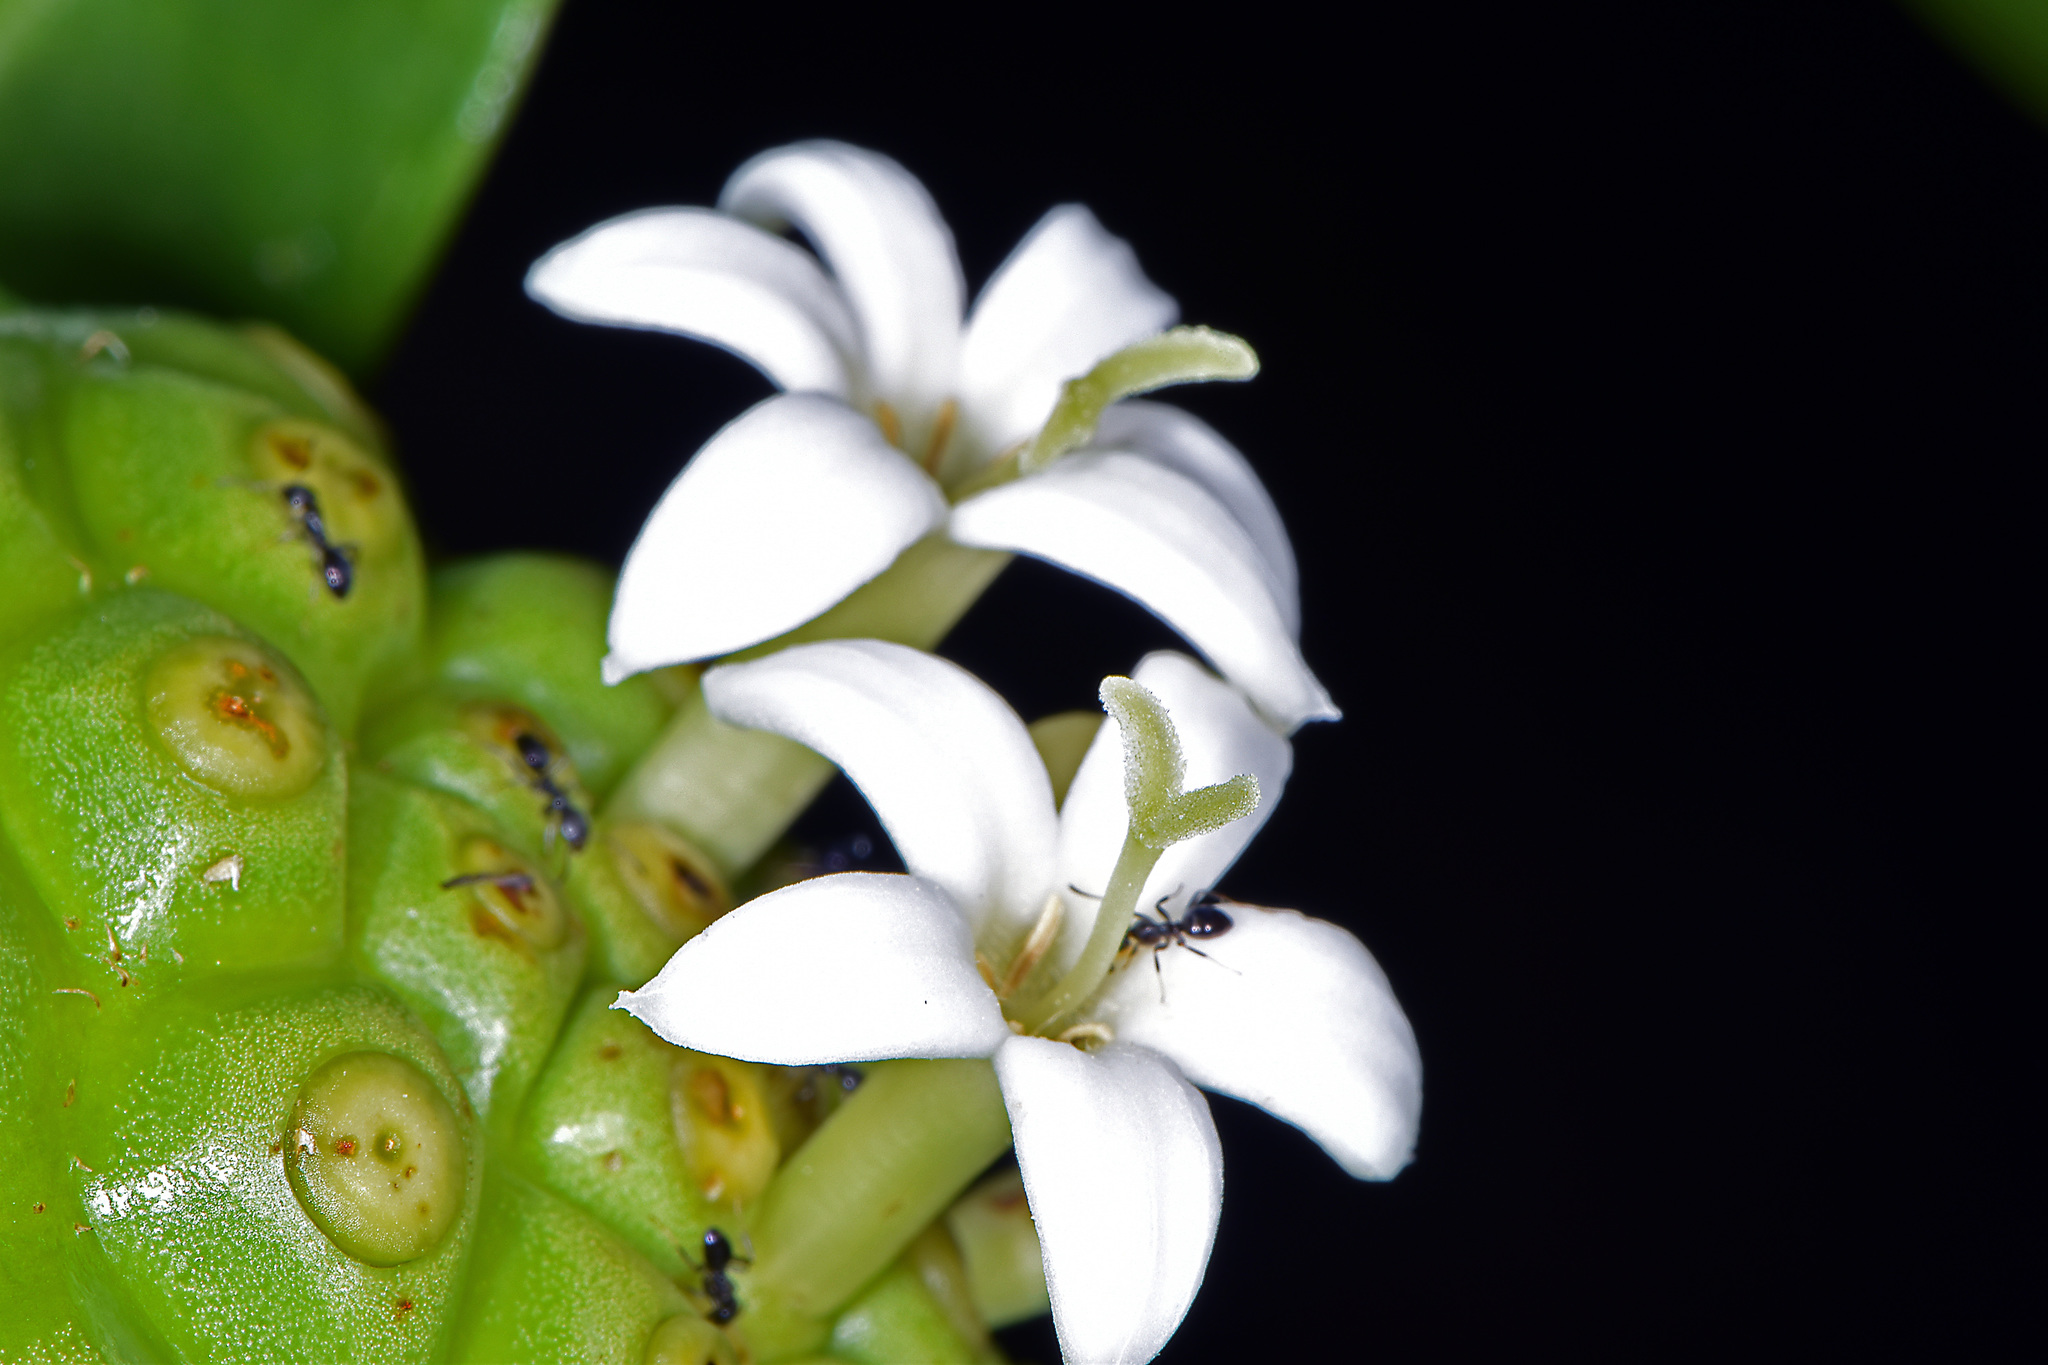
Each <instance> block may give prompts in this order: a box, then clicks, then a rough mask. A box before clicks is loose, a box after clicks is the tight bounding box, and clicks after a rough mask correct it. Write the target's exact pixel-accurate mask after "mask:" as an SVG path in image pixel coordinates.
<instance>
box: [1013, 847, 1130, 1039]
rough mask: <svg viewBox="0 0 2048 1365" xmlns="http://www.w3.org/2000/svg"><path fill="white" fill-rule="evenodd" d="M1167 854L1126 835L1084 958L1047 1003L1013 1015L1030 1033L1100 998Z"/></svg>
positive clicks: (1049, 994)
mask: <svg viewBox="0 0 2048 1365" xmlns="http://www.w3.org/2000/svg"><path fill="white" fill-rule="evenodd" d="M1162 851H1163V850H1161V849H1156V848H1150V847H1147V846H1146V845H1145V844H1142V843H1140V842H1139V841H1138V838H1137V836H1136V835H1131V834H1126V835H1125V836H1124V847H1123V851H1122V852H1121V853H1119V854H1117V858H1116V870H1115V871H1114V872H1112V873H1110V875H1109V886H1108V887H1107V888H1106V889H1105V890H1104V891H1103V893H1102V904H1101V906H1100V908H1098V909H1097V910H1096V912H1095V927H1094V928H1093V929H1091V930H1090V931H1089V933H1088V942H1087V944H1086V945H1085V946H1083V947H1082V949H1081V956H1080V958H1079V959H1078V960H1076V961H1075V963H1074V965H1073V966H1072V967H1071V968H1070V969H1068V971H1067V974H1066V975H1065V976H1063V977H1061V978H1060V979H1059V983H1058V984H1057V985H1055V986H1054V987H1053V988H1052V989H1051V990H1050V991H1048V992H1046V994H1045V996H1044V997H1043V998H1042V999H1040V1000H1038V1001H1036V1002H1034V1003H1033V1004H1031V1005H1029V1006H1027V1007H1025V1008H1024V1009H1022V1010H1020V1011H1018V1012H1017V1013H1016V1014H1015V1015H1013V1016H1012V1017H1013V1018H1016V1019H1017V1020H1018V1022H1020V1023H1021V1024H1023V1025H1024V1029H1025V1031H1026V1032H1027V1033H1044V1032H1045V1031H1046V1030H1047V1029H1048V1028H1049V1027H1051V1026H1052V1025H1053V1024H1054V1023H1056V1022H1058V1020H1059V1019H1060V1018H1061V1017H1062V1016H1064V1015H1066V1014H1068V1013H1069V1012H1071V1011H1072V1010H1074V1009H1075V1008H1076V1007H1078V1006H1079V1005H1080V1004H1081V1002H1082V1001H1084V1000H1086V999H1087V998H1088V997H1089V996H1091V995H1093V994H1094V993H1095V988H1096V987H1097V986H1098V985H1100V984H1101V983H1102V978H1103V977H1105V976H1107V975H1108V974H1109V968H1110V964H1112V963H1113V962H1115V961H1116V955H1117V950H1118V949H1119V948H1121V947H1123V942H1124V934H1125V933H1126V932H1128V931H1129V929H1130V927H1131V921H1132V919H1134V918H1135V917H1136V915H1137V910H1138V896H1139V895H1140V894H1141V893H1142V892H1143V891H1144V889H1145V879H1146V878H1147V877H1149V876H1151V875H1152V867H1153V865H1154V864H1155V863H1157V862H1158V861H1159V855H1160V853H1161V852H1162Z"/></svg>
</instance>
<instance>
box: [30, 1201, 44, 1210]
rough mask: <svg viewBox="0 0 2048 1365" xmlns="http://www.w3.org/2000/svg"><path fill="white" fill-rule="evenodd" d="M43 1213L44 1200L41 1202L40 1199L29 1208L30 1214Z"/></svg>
mask: <svg viewBox="0 0 2048 1365" xmlns="http://www.w3.org/2000/svg"><path fill="white" fill-rule="evenodd" d="M42 1211H43V1201H42V1200H40V1199H38V1200H36V1202H35V1203H34V1204H32V1205H30V1206H29V1212H30V1213H41V1212H42Z"/></svg>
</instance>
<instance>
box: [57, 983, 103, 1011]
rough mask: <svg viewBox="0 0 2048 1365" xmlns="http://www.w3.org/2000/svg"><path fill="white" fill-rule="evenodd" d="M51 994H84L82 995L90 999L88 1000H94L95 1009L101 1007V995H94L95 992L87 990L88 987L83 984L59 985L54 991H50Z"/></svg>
mask: <svg viewBox="0 0 2048 1365" xmlns="http://www.w3.org/2000/svg"><path fill="white" fill-rule="evenodd" d="M50 994H52V995H82V996H84V997H85V998H86V999H88V1000H90V1001H92V1007H93V1008H94V1009H98V1008H99V1007H100V998H99V997H98V996H97V995H94V994H93V993H92V992H91V991H89V990H86V989H85V988H84V987H83V986H59V987H57V989H56V990H54V991H51V992H50Z"/></svg>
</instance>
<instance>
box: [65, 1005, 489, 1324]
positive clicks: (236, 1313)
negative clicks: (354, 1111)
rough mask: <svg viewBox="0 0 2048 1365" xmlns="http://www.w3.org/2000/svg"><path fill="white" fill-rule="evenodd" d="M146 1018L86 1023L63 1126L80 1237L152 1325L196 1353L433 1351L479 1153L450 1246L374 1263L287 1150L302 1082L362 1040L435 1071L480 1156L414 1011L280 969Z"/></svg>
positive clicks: (457, 1276)
mask: <svg viewBox="0 0 2048 1365" xmlns="http://www.w3.org/2000/svg"><path fill="white" fill-rule="evenodd" d="M152 1013H153V1020H152V1022H153V1025H154V1027H153V1028H152V1030H151V1031H150V1034H148V1035H129V1036H126V1037H122V1036H120V1035H118V1034H116V1033H114V1032H113V1031H111V1030H109V1033H108V1036H106V1037H97V1036H94V1030H93V1029H92V1027H91V1025H92V1023H93V1022H95V1021H87V1024H86V1028H85V1030H84V1033H85V1036H84V1038H83V1040H82V1042H81V1044H80V1047H79V1053H80V1058H79V1062H78V1092H77V1102H76V1104H74V1105H73V1106H72V1107H71V1108H70V1109H69V1110H67V1111H65V1112H64V1114H63V1115H62V1117H61V1121H60V1128H59V1131H60V1133H61V1134H62V1137H63V1139H64V1141H65V1142H66V1144H67V1150H68V1152H69V1153H70V1154H72V1155H73V1156H74V1157H75V1161H74V1166H75V1167H76V1168H75V1169H74V1170H73V1172H72V1175H71V1179H72V1181H73V1183H74V1185H75V1187H76V1189H77V1191H78V1195H79V1198H80V1200H81V1202H82V1203H83V1204H84V1205H85V1207H86V1210H87V1213H88V1217H89V1220H90V1222H91V1224H92V1229H91V1231H90V1233H89V1234H87V1235H88V1236H90V1237H91V1238H92V1239H93V1240H94V1241H96V1242H97V1243H98V1244H99V1246H100V1247H101V1248H102V1249H103V1250H104V1253H105V1257H106V1261H107V1269H108V1271H109V1272H111V1275H112V1276H114V1277H118V1283H119V1289H120V1291H121V1293H122V1294H123V1295H125V1297H126V1298H127V1299H128V1300H129V1301H130V1302H131V1303H132V1304H133V1305H134V1306H135V1309H136V1311H137V1315H138V1317H139V1318H140V1319H141V1320H142V1323H141V1325H142V1326H143V1329H144V1330H145V1331H146V1332H148V1333H149V1334H150V1335H151V1336H154V1337H155V1338H156V1340H157V1341H159V1342H160V1343H161V1344H162V1346H164V1347H166V1348H168V1352H169V1353H173V1354H175V1355H177V1356H181V1357H185V1358H191V1359H201V1358H207V1359H220V1358H223V1357H234V1356H238V1355H239V1356H245V1357H247V1358H250V1359H263V1360H280V1361H282V1360H305V1361H320V1360H351V1359H352V1360H363V1361H380V1362H381V1361H400V1360H431V1359H434V1358H436V1357H437V1356H438V1355H439V1353H440V1348H441V1346H442V1343H443V1340H444V1338H445V1336H446V1334H447V1332H448V1330H449V1327H450V1325H451V1324H450V1317H451V1312H452V1310H453V1308H454V1305H455V1295H456V1293H457V1291H458V1289H459V1287H460V1283H461V1277H462V1271H463V1269H464V1263H465V1261H466V1258H467V1253H468V1249H469V1243H470V1240H471V1236H472V1234H473V1230H474V1227H475V1222H476V1205H477V1199H478V1196H479V1194H480V1191H481V1188H482V1169H481V1167H482V1163H481V1162H480V1161H477V1160H474V1159H471V1160H470V1161H469V1163H468V1167H467V1182H466V1187H465V1189H464V1191H463V1204H464V1208H463V1213H462V1215H461V1217H460V1218H459V1220H458V1221H457V1223H456V1224H455V1226H454V1227H453V1228H452V1229H451V1231H450V1232H449V1234H448V1235H447V1236H446V1237H445V1238H443V1240H442V1241H441V1243H440V1244H439V1245H438V1246H437V1247H436V1248H435V1249H434V1250H432V1251H430V1252H428V1253H427V1254H426V1255H424V1256H421V1257H420V1258H419V1259H417V1260H414V1261H410V1262H407V1263H406V1264H404V1265H400V1266H393V1267H389V1268H378V1267H373V1266H368V1265H364V1264H362V1263H361V1262H359V1261H356V1260H354V1259H352V1258H351V1257H349V1256H348V1255H346V1254H344V1253H343V1252H342V1251H341V1250H340V1249H339V1248H338V1247H336V1246H335V1245H334V1244H333V1243H332V1242H330V1241H329V1240H328V1239H327V1237H326V1236H325V1234H323V1233H322V1232H321V1231H320V1230H319V1228H318V1227H317V1226H315V1225H314V1224H313V1222H312V1221H311V1220H310V1219H308V1218H306V1217H305V1216H304V1214H303V1212H302V1211H301V1210H300V1208H299V1206H298V1201H297V1199H296V1197H295V1196H294V1195H293V1193H292V1190H291V1186H290V1184H289V1182H288V1181H287V1179H286V1175H285V1168H284V1158H283V1155H282V1154H283V1151H284V1147H285V1144H286V1142H287V1141H289V1127H290V1115H291V1112H292V1108H293V1105H294V1103H295V1101H296V1099H297V1096H298V1092H299V1086H300V1084H301V1082H302V1081H303V1080H304V1079H305V1077H306V1076H307V1074H308V1073H310V1072H311V1071H313V1070H314V1069H316V1068H317V1067H318V1066H320V1065H321V1064H322V1063H323V1062H325V1061H327V1060H328V1059H330V1058H332V1057H335V1056H339V1055H340V1054H342V1053H346V1052H353V1051H357V1050H359V1049H370V1050H375V1051H381V1052H388V1053H390V1054H392V1055H393V1056H396V1057H400V1058H403V1059H404V1060H406V1061H408V1062H411V1063H412V1064H413V1065H414V1066H416V1067H418V1068H419V1069H420V1070H421V1071H423V1072H425V1073H426V1074H427V1075H428V1076H429V1077H430V1078H432V1080H433V1081H434V1082H435V1083H436V1084H437V1085H438V1087H439V1088H440V1090H441V1092H442V1097H443V1098H444V1099H446V1100H447V1101H448V1103H449V1105H450V1106H451V1108H453V1109H454V1110H455V1112H456V1114H457V1115H458V1121H459V1122H460V1123H461V1126H462V1128H463V1130H464V1140H465V1143H466V1146H467V1147H468V1149H469V1150H470V1151H471V1152H475V1151H477V1149H478V1144H477V1140H476V1135H475V1133H474V1131H473V1126H472V1124H471V1121H470V1120H469V1119H468V1117H467V1115H466V1114H465V1113H464V1105H463V1099H462V1091H461V1088H460V1086H459V1085H458V1084H457V1082H456V1079H455V1076H454V1075H453V1073H452V1072H451V1071H450V1070H449V1069H448V1066H447V1063H446V1062H445V1061H443V1060H442V1057H441V1053H440V1049H439V1048H437V1047H436V1046H435V1045H434V1042H433V1040H432V1039H431V1038H430V1037H429V1036H427V1033H426V1031H425V1030H424V1029H422V1028H421V1027H420V1025H419V1023H418V1021H417V1020H415V1019H414V1018H412V1017H411V1016H410V1015H409V1014H408V1013H407V1012H406V1011H405V1010H404V1008H403V1007H402V1006H400V1005H399V1004H398V1003H397V1002H396V1001H394V1000H393V999H391V997H390V996H389V995H387V994H385V993H384V992H382V991H380V990H377V989H375V988H372V987H365V986H356V985H348V984H343V983H340V982H332V981H330V982H328V983H324V984H323V983H320V982H317V981H311V982H307V983H306V984H303V985H298V986H292V985H288V984H284V983H280V982H279V981H278V980H276V979H274V978H272V979H262V980H242V981H238V982H236V983H234V984H233V985H231V986H216V987H214V988H211V989H208V990H205V991H200V992H189V993H186V994H184V995H183V996H182V997H181V998H178V999H175V1000H173V1001H168V1002H164V1003H162V1004H160V1005H158V1007H157V1008H156V1009H155V1010H154V1011H153V1012H152ZM81 1240H83V1238H81ZM401 1303H409V1304H410V1305H411V1307H410V1308H408V1309H405V1310H403V1311H400V1310H399V1309H398V1305H399V1304H401Z"/></svg>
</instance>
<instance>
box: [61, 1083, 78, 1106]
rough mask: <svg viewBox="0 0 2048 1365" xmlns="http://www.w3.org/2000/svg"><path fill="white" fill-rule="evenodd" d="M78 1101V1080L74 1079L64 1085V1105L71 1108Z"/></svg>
mask: <svg viewBox="0 0 2048 1365" xmlns="http://www.w3.org/2000/svg"><path fill="white" fill-rule="evenodd" d="M77 1101H78V1082H77V1081H76V1080H73V1081H72V1082H71V1084H69V1085H67V1086H65V1087H64V1107H65V1108H66V1109H69V1108H70V1107H71V1106H72V1105H73V1104H75V1103H77Z"/></svg>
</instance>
